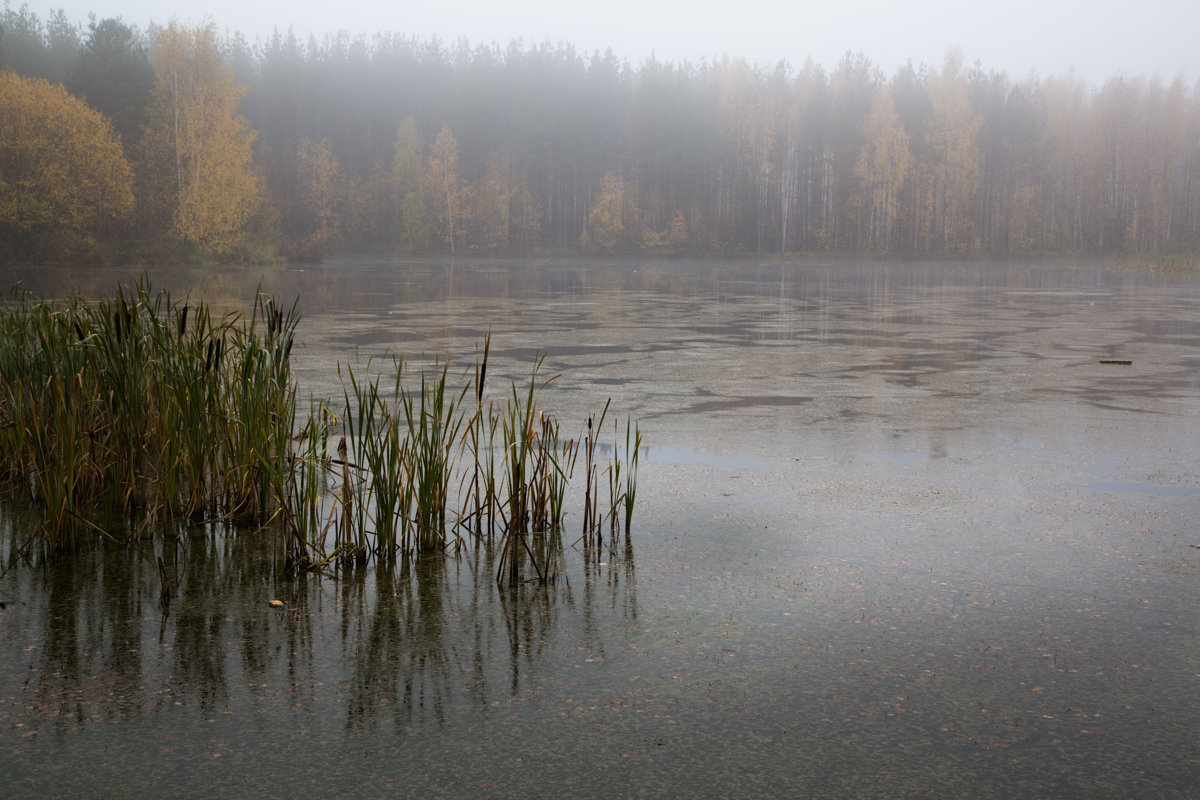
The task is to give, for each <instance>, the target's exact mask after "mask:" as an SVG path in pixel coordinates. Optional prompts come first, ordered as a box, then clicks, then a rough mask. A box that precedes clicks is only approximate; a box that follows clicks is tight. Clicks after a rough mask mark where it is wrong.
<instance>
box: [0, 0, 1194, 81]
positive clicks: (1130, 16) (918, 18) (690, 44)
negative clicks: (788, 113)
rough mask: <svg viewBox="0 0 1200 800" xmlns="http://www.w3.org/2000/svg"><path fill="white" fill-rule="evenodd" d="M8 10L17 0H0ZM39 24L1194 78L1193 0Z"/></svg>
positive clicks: (328, 9) (636, 3) (334, 7)
mask: <svg viewBox="0 0 1200 800" xmlns="http://www.w3.org/2000/svg"><path fill="white" fill-rule="evenodd" d="M10 2H11V4H12V5H13V6H19V5H20V2H19V0H10ZM28 6H29V8H30V9H31V10H33V11H34V12H35V13H37V14H38V16H39V17H41V18H42V19H43V20H44V19H45V18H46V16H47V15H48V12H49V11H50V10H51V9H57V8H62V9H64V10H65V11H66V12H67V16H68V17H69V18H70V19H72V20H76V21H86V19H87V14H88V13H89V12H94V13H95V14H96V15H97V17H98V18H100V19H103V18H105V17H115V16H120V17H122V18H123V19H124V20H125V21H126V22H127V23H132V24H135V25H138V26H139V27H141V28H143V29H144V28H145V27H146V25H147V23H148V22H150V21H151V20H153V21H154V22H157V23H160V24H161V23H166V22H169V21H170V20H171V19H173V18H174V19H177V20H179V21H180V22H189V23H194V22H199V21H201V20H202V19H203V18H204V17H205V15H206V14H207V15H209V16H211V18H212V19H213V21H214V22H216V23H217V25H218V27H220V28H222V29H224V30H227V31H231V32H232V31H240V32H241V33H243V34H244V35H245V36H246V37H247V38H248V39H249V40H250V41H252V42H253V41H254V40H255V39H258V38H260V37H261V38H265V37H267V36H269V35H270V33H271V31H272V30H273V29H275V28H278V29H279V30H281V31H285V32H286V31H287V29H288V28H289V27H290V28H292V29H293V30H295V32H296V34H297V35H298V36H300V37H301V38H302V39H307V37H308V35H309V34H310V33H314V34H316V35H317V36H318V38H320V37H321V36H323V35H324V34H326V33H332V32H335V31H338V30H345V31H348V32H350V33H352V34H359V33H365V34H368V35H370V34H373V33H376V32H382V31H392V32H396V33H401V34H406V35H415V36H417V37H419V38H428V37H430V36H433V35H437V36H438V37H440V38H441V39H442V40H443V41H444V42H447V43H450V42H454V41H456V40H458V39H459V38H460V37H466V38H467V39H468V40H469V41H470V42H471V43H472V44H483V43H491V42H498V43H500V44H502V45H504V44H507V43H508V42H510V41H511V40H513V39H521V40H523V41H524V42H525V43H526V44H531V43H535V42H541V41H544V40H550V41H553V42H558V41H565V42H569V43H570V44H572V45H574V46H575V48H576V49H577V50H579V51H580V52H583V53H591V52H592V51H593V50H597V49H598V50H601V51H603V50H604V49H605V48H608V47H611V48H612V49H613V51H614V52H615V53H616V54H617V56H618V57H620V58H623V59H628V60H629V61H630V62H631V63H633V64H634V65H637V64H639V63H641V62H642V61H644V60H646V59H648V58H649V57H650V56H651V55H652V54H653V55H655V56H657V57H658V58H659V59H661V60H667V61H673V62H676V63H679V62H682V61H684V60H689V61H693V62H694V61H698V60H700V59H703V58H707V57H720V56H722V55H730V56H741V57H744V58H746V59H747V60H749V61H751V62H754V63H758V64H764V65H770V64H775V63H776V62H778V61H779V60H781V59H783V60H786V61H788V62H790V63H792V64H793V65H797V66H799V65H801V64H803V63H804V60H805V58H806V57H809V56H811V57H812V58H813V59H814V60H815V61H817V62H818V63H820V64H822V65H823V66H825V67H826V68H827V69H831V68H832V67H834V66H836V64H837V62H838V61H839V60H840V59H841V56H842V55H843V54H844V53H845V52H846V51H847V50H853V51H855V52H858V51H861V52H862V53H864V54H865V55H866V56H867V57H868V58H869V59H870V60H871V62H872V63H873V64H875V65H876V66H878V67H880V68H881V69H882V70H883V72H884V74H885V75H888V76H890V75H892V74H893V73H894V72H895V70H896V68H897V67H899V66H900V65H902V64H903V63H904V62H906V61H908V60H910V59H911V60H912V62H913V64H914V65H919V64H921V63H925V64H929V65H932V66H938V65H940V64H941V63H942V60H943V58H944V56H945V53H946V51H947V49H948V48H950V47H958V48H960V49H961V51H962V53H963V57H964V61H965V63H966V64H968V65H970V64H973V63H975V62H976V61H978V62H980V63H981V64H982V65H983V66H984V68H985V69H988V70H992V69H997V70H1004V71H1005V72H1007V73H1008V75H1009V77H1010V78H1013V79H1021V78H1024V77H1026V76H1028V75H1029V74H1031V73H1036V74H1038V75H1040V76H1043V77H1044V76H1048V75H1063V74H1065V73H1066V72H1067V71H1068V70H1070V69H1074V70H1075V72H1076V73H1077V74H1078V75H1080V76H1081V77H1082V78H1084V79H1085V80H1087V81H1088V82H1089V83H1092V84H1099V83H1102V82H1103V81H1104V80H1106V79H1107V78H1109V77H1112V76H1114V75H1124V76H1131V77H1132V76H1150V75H1153V74H1156V73H1157V74H1158V75H1160V76H1161V77H1162V78H1163V79H1164V80H1167V81H1169V80H1171V79H1173V78H1174V77H1176V76H1177V75H1180V74H1182V75H1183V76H1184V78H1185V79H1186V80H1188V81H1189V82H1192V81H1196V80H1198V79H1200V0H1121V1H1120V2H1117V1H1116V0H993V1H992V2H991V3H987V2H985V1H981V0H823V2H812V1H811V0H729V2H721V3H718V2H714V1H713V0H695V1H694V2H683V1H682V0H595V1H594V2H587V3H579V2H572V0H510V1H509V2H503V1H502V0H422V2H419V3H416V2H395V3H390V4H389V3H372V2H370V0H322V2H312V1H311V0H296V1H295V2H269V1H268V2H263V1H262V0H206V2H203V3H199V2H182V0H69V2H55V0H50V1H49V2H43V0H35V1H34V2H28Z"/></svg>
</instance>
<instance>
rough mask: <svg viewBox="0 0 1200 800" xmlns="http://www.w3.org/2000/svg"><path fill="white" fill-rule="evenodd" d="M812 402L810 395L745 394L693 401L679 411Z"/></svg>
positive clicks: (711, 410)
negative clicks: (685, 408) (684, 409)
mask: <svg viewBox="0 0 1200 800" xmlns="http://www.w3.org/2000/svg"><path fill="white" fill-rule="evenodd" d="M810 402H812V398H811V397H799V396H795V397H777V396H774V395H746V396H741V397H724V398H722V399H719V400H706V401H704V402H701V403H693V404H692V405H690V406H688V408H687V410H686V411H684V412H681V413H688V414H700V413H711V412H718V411H742V410H747V409H751V408H790V407H793V406H800V405H804V404H805V403H810Z"/></svg>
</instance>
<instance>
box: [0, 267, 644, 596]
mask: <svg viewBox="0 0 1200 800" xmlns="http://www.w3.org/2000/svg"><path fill="white" fill-rule="evenodd" d="M299 320H300V315H299V313H298V311H297V306H296V305H295V304H293V305H292V306H290V307H285V306H282V305H280V304H279V303H278V301H277V300H275V299H274V298H271V297H268V296H266V295H264V294H262V292H261V291H260V292H259V293H258V295H257V297H256V299H255V303H254V306H253V309H252V312H251V314H250V316H249V318H248V319H247V318H244V317H242V316H240V315H237V314H229V315H225V316H223V317H221V318H216V317H214V316H213V314H212V312H211V310H210V309H209V308H208V307H207V306H206V305H205V304H204V303H200V302H194V301H191V300H190V299H187V298H185V299H184V300H183V301H172V299H171V297H170V296H169V295H168V294H166V293H162V292H158V293H155V292H153V291H152V290H151V288H150V285H149V282H148V281H146V280H145V279H143V280H141V281H139V282H138V283H137V285H136V287H134V288H133V289H131V290H129V291H126V289H125V288H123V287H122V288H119V289H118V291H117V293H116V294H115V295H114V296H106V297H102V298H100V299H99V300H95V301H88V300H85V299H83V298H80V297H71V298H68V299H67V300H65V301H63V302H61V303H46V302H41V301H37V300H34V299H32V298H30V297H29V296H27V295H21V296H18V297H16V298H15V299H14V301H13V302H12V303H10V304H9V305H8V306H7V307H5V308H3V309H0V482H2V483H3V484H5V485H7V486H8V487H9V488H10V489H12V490H13V491H17V492H23V493H26V494H28V495H29V497H30V498H31V499H32V500H33V501H34V503H35V504H36V505H37V506H38V507H39V508H40V509H41V511H42V522H41V525H40V527H39V529H38V532H37V535H36V536H35V537H33V538H31V540H30V543H31V544H32V543H33V542H34V541H40V542H41V543H42V544H43V545H44V546H45V547H46V548H47V549H49V550H54V551H61V550H68V549H71V548H73V547H74V546H75V545H77V544H78V543H79V542H80V541H81V540H82V538H83V537H84V536H85V535H86V536H88V537H94V536H96V535H104V536H108V537H111V538H115V539H123V540H130V539H134V538H138V537H140V536H142V535H144V534H146V533H147V532H159V531H162V532H170V531H175V532H178V531H180V530H183V529H186V526H187V525H188V524H190V523H195V522H202V521H206V520H213V519H225V520H235V521H240V522H246V523H249V524H250V525H251V526H252V527H253V528H255V529H274V530H277V531H278V535H279V553H280V555H281V558H282V560H283V563H284V565H285V568H286V569H287V570H289V571H300V570H304V569H312V568H325V567H327V566H329V565H332V564H340V565H344V566H352V565H361V564H365V563H367V562H368V561H371V560H375V561H377V562H380V563H383V562H392V561H394V560H395V559H396V558H397V557H400V558H404V557H408V556H412V555H423V554H429V553H444V552H446V551H447V550H449V549H452V548H457V547H460V546H461V544H462V542H463V538H464V537H469V538H473V539H474V540H475V541H476V542H483V543H486V544H487V545H488V546H492V545H497V546H498V547H499V553H498V555H495V564H496V574H497V579H498V580H500V581H502V582H509V583H513V584H516V583H522V582H526V581H537V582H540V583H547V582H550V581H553V580H554V578H555V574H556V564H557V563H558V560H559V556H561V553H562V539H561V531H562V527H563V522H564V518H565V514H566V510H565V509H566V501H567V496H568V486H569V483H570V480H571V477H572V474H573V472H574V469H575V466H576V462H577V460H578V458H579V456H580V455H581V454H582V455H583V459H584V470H585V487H584V492H583V494H584V512H583V519H584V536H583V537H581V540H580V541H582V542H583V546H585V547H587V546H591V545H595V544H599V543H600V542H601V541H602V536H601V530H602V524H603V522H604V521H605V518H607V522H608V524H609V528H610V530H611V531H612V532H613V538H614V539H615V533H616V531H617V530H619V528H620V523H621V521H622V520H623V521H624V525H625V528H626V530H628V528H629V525H630V520H631V517H632V509H633V503H634V498H635V496H636V471H637V451H638V448H639V446H640V443H641V432H640V430H635V432H634V433H631V432H630V422H629V421H628V420H627V421H626V433H625V437H626V441H625V453H624V455H625V457H624V461H622V459H621V457H620V454H619V452H618V451H617V448H616V447H615V446H614V455H613V461H612V463H611V464H609V465H608V466H607V467H606V468H605V470H604V471H605V473H607V478H608V484H609V503H608V509H607V514H601V513H600V505H599V494H600V486H601V473H600V472H599V470H600V465H599V464H598V463H597V460H596V454H597V442H598V439H599V437H600V434H601V431H602V430H603V427H604V420H605V418H606V416H607V413H608V408H609V404H608V403H606V404H605V406H604V409H603V411H602V413H601V414H600V415H599V418H598V422H597V421H596V419H595V418H594V417H589V418H588V420H587V424H586V427H585V429H584V431H583V432H582V434H581V437H580V438H579V439H563V438H562V436H561V428H560V425H559V423H558V421H557V420H556V419H555V418H554V417H553V416H552V415H550V414H547V413H546V412H545V411H544V410H543V409H542V408H541V406H540V402H539V397H540V393H541V392H542V391H543V390H544V389H545V388H546V387H547V386H548V385H550V384H551V383H553V382H554V381H555V380H557V379H558V378H559V375H553V376H551V377H549V378H543V377H542V376H541V374H540V373H541V370H542V368H543V365H544V358H539V359H538V360H537V361H536V362H535V364H534V366H533V369H532V371H531V374H530V377H529V381H528V384H527V385H523V386H520V387H519V386H518V385H517V382H516V381H512V382H511V384H510V386H509V387H508V391H507V392H506V394H505V395H504V396H503V398H502V400H499V401H497V400H494V399H491V398H488V397H487V393H486V391H485V383H486V378H487V372H488V358H489V353H490V344H491V342H490V337H489V338H488V339H487V340H486V341H485V343H484V348H483V354H482V359H481V360H480V361H479V362H477V363H476V364H475V366H474V369H473V371H468V372H466V373H465V374H464V375H463V377H462V378H461V379H459V378H458V377H457V376H456V377H455V378H454V381H453V382H452V379H451V368H450V365H449V363H435V364H434V365H433V367H432V369H430V370H428V371H427V370H422V371H421V372H420V374H419V375H418V376H417V377H416V379H415V380H414V381H412V382H410V381H408V380H407V377H408V376H407V375H406V373H405V365H404V363H403V362H402V361H401V360H400V359H399V358H394V359H392V361H391V364H390V374H389V373H388V372H387V371H386V370H385V371H384V372H383V373H379V370H378V369H376V368H375V365H373V364H372V363H371V362H370V361H368V362H367V364H366V365H365V368H364V369H363V370H362V371H361V372H356V371H355V369H353V368H352V367H349V366H347V367H346V368H345V372H344V380H343V384H342V385H343V393H342V397H341V398H340V400H341V408H340V409H338V408H336V405H337V404H336V403H332V404H331V403H329V402H326V401H310V408H309V411H308V412H307V415H306V416H305V417H303V418H302V419H301V418H298V416H297V403H296V386H295V382H294V380H293V377H292V374H291V367H290V359H291V352H292V348H293V344H294V342H295V332H296V328H297V325H298V324H299ZM338 369H339V375H342V370H343V368H342V367H340V366H339V368H338ZM377 373H379V374H377ZM454 382H457V383H460V384H461V386H460V387H459V388H457V389H456V388H453V386H452V383H454ZM335 437H338V445H337V448H336V451H335V452H333V453H331V452H330V442H331V441H332V440H333V439H334V438H335ZM631 437H632V438H631ZM331 533H332V534H333V539H332V542H330V539H329V537H330V534H331ZM576 543H577V544H578V543H579V542H576ZM164 580H165V579H164Z"/></svg>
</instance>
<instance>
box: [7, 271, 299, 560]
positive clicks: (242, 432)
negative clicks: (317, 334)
mask: <svg viewBox="0 0 1200 800" xmlns="http://www.w3.org/2000/svg"><path fill="white" fill-rule="evenodd" d="M298 321H299V315H298V314H297V313H296V311H295V307H294V306H293V308H292V310H291V311H288V312H286V313H285V312H284V311H283V310H282V309H280V308H279V307H278V306H277V305H276V304H275V302H274V301H273V300H271V299H269V298H265V297H262V296H260V297H259V298H258V301H257V304H256V310H255V313H254V315H253V317H252V318H251V320H250V321H249V322H248V323H246V322H245V321H243V320H242V319H241V318H240V317H239V316H237V315H227V316H225V317H223V318H221V319H220V320H214V319H213V318H212V316H211V313H210V311H209V309H208V308H207V306H205V305H204V304H203V303H192V302H189V301H188V300H186V299H185V300H184V301H181V302H180V301H172V300H171V297H170V295H169V294H166V293H163V292H158V293H155V292H153V291H152V290H151V287H150V285H149V282H148V281H147V280H145V279H142V280H140V281H139V282H138V283H137V285H136V287H135V288H133V289H132V290H130V291H128V292H127V291H126V290H125V289H124V287H122V288H120V289H118V291H117V293H116V295H114V296H106V297H102V298H100V299H98V300H95V301H89V300H86V299H84V298H82V297H78V296H74V297H71V298H68V299H67V300H65V301H63V302H61V303H48V302H42V301H38V300H35V299H33V298H31V297H29V296H28V295H21V296H19V297H17V298H15V300H14V302H13V303H11V304H9V305H8V306H6V307H4V308H3V309H0V478H2V479H3V482H4V483H5V484H7V485H9V486H11V487H15V488H18V489H21V490H25V491H28V493H29V494H30V495H31V497H32V498H33V499H34V500H35V501H36V502H37V503H38V504H39V505H41V507H42V508H43V509H44V511H45V518H44V520H43V524H42V526H41V533H42V534H43V539H44V541H45V543H46V544H47V545H49V546H50V547H52V548H54V549H63V548H67V547H70V546H72V545H73V544H74V543H75V542H76V541H77V537H78V535H79V533H80V532H81V531H85V530H96V529H99V530H103V531H105V532H106V533H108V534H109V535H112V531H108V530H107V529H108V528H109V527H112V523H113V521H114V520H118V519H125V518H127V516H128V514H129V513H132V512H139V513H141V514H142V515H144V517H145V518H149V519H156V518H159V517H160V516H166V517H176V516H180V517H185V518H198V517H203V516H216V515H234V516H248V517H251V518H254V519H260V520H261V519H266V518H267V517H269V516H270V515H271V514H273V513H275V512H276V510H277V509H278V507H279V504H280V503H281V502H282V500H283V494H282V491H281V490H282V488H283V486H284V482H283V480H282V476H283V472H282V469H283V467H282V464H283V461H281V458H283V459H284V460H286V454H287V443H288V442H289V441H290V438H291V429H292V425H293V424H294V417H295V401H294V392H295V389H294V385H293V383H292V381H291V379H290V371H289V369H288V359H289V356H290V352H291V346H292V341H293V335H294V330H295V326H296V324H297V323H298ZM143 527H144V526H137V527H135V528H134V529H133V530H134V531H138V530H140V529H142V528H143Z"/></svg>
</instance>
